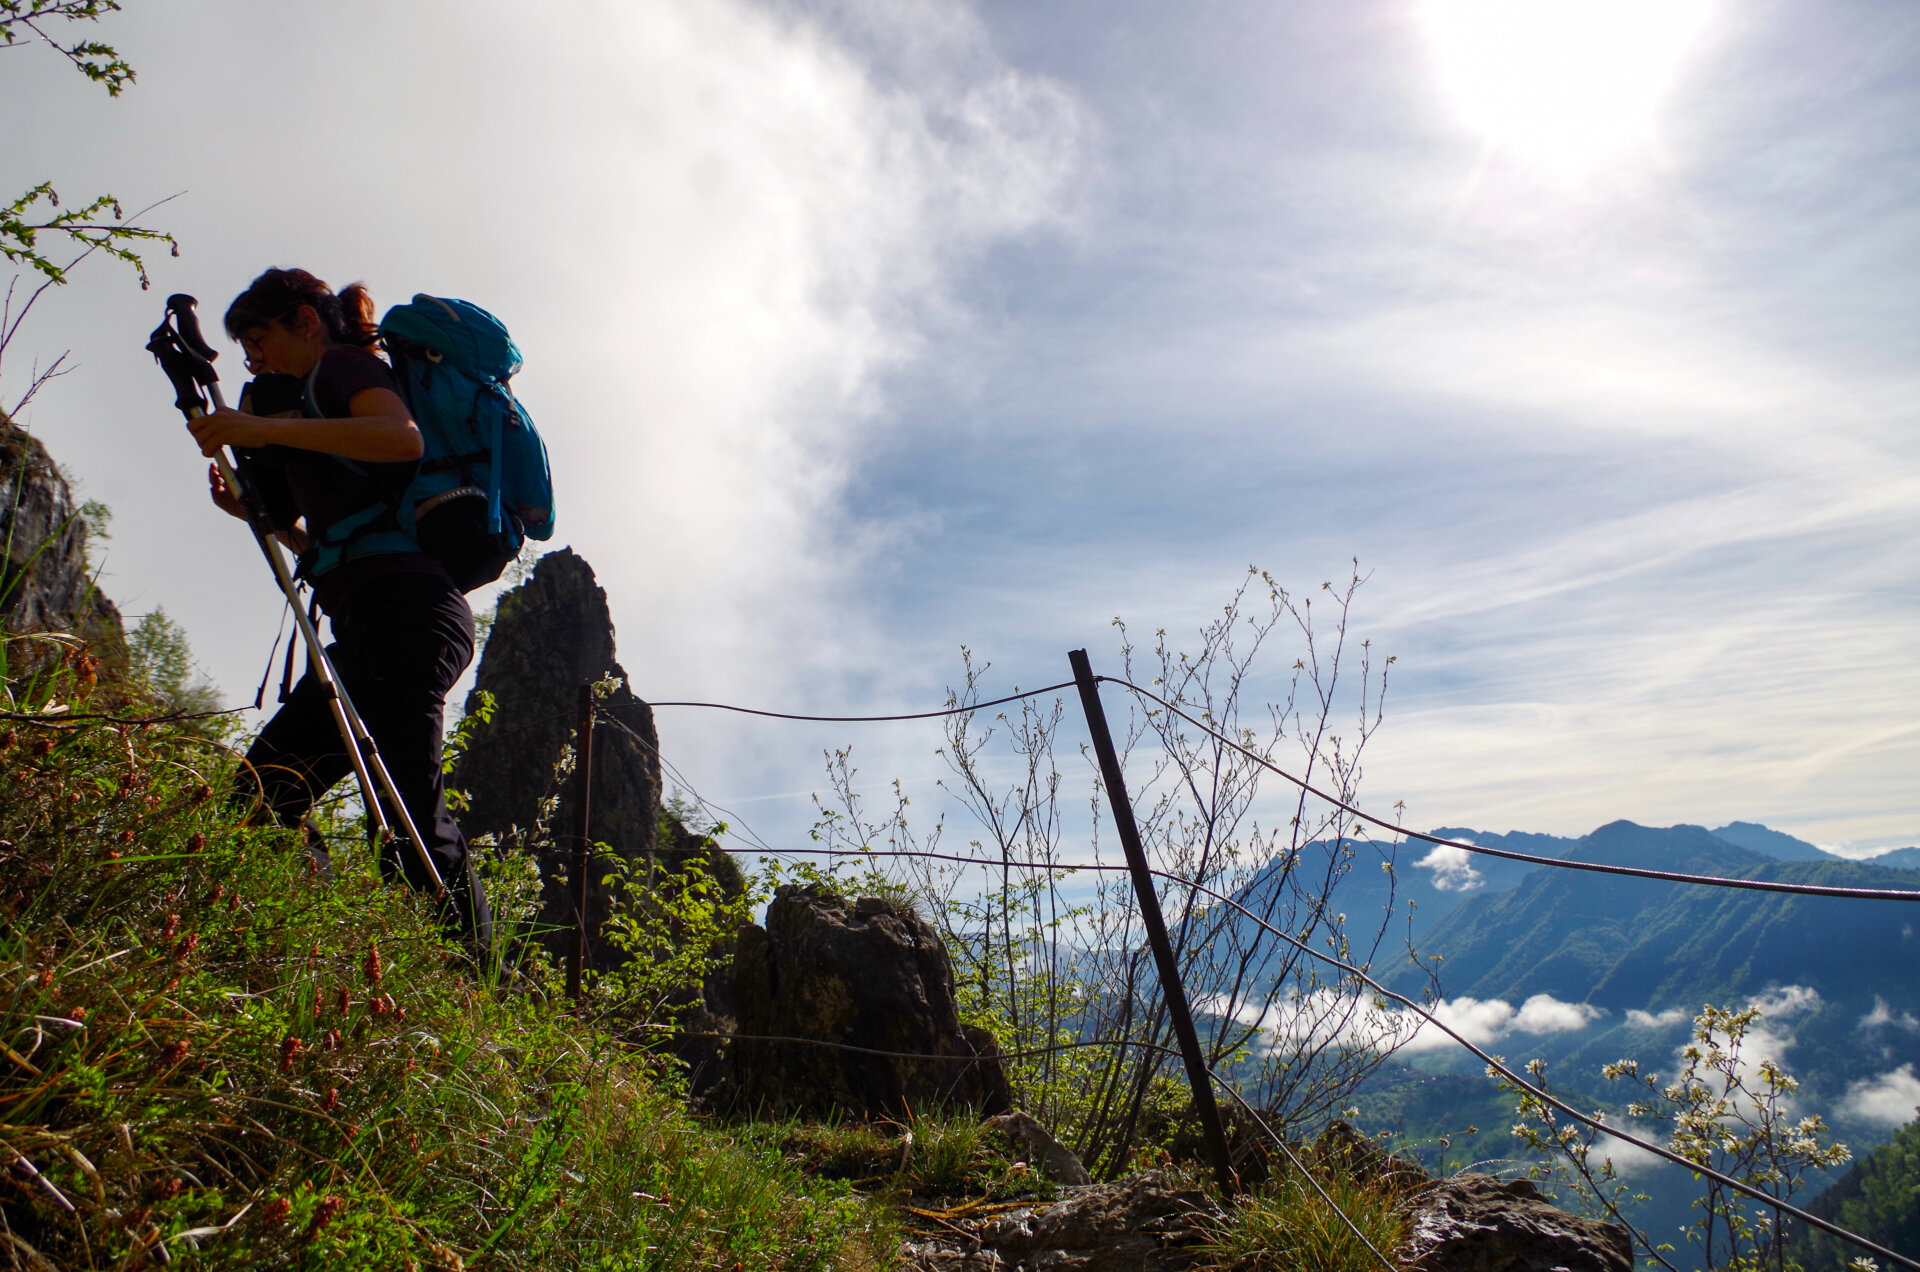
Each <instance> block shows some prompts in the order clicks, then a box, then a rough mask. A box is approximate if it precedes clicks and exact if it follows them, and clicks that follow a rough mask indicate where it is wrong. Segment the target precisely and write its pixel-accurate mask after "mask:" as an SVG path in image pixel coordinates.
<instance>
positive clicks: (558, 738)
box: [453, 548, 741, 968]
mask: <svg viewBox="0 0 1920 1272" xmlns="http://www.w3.org/2000/svg"><path fill="white" fill-rule="evenodd" d="M608 677H613V678H616V679H618V680H619V681H620V686H619V688H617V689H615V690H614V691H613V693H612V694H611V695H610V696H608V697H606V698H603V699H602V700H601V702H600V711H599V724H598V725H597V726H596V727H595V730H594V744H593V751H594V763H593V791H592V799H591V808H590V812H591V821H590V823H589V825H590V827H591V833H592V837H593V839H594V841H595V842H597V843H604V844H606V845H607V846H608V847H609V848H610V849H611V850H612V852H613V854H614V855H615V856H617V857H619V858H620V859H621V860H623V861H625V862H628V863H630V864H633V865H635V866H636V867H639V868H640V869H641V872H642V873H644V867H645V865H646V863H647V862H648V861H649V859H659V860H660V861H661V863H662V864H665V865H668V866H669V867H671V866H672V865H673V864H674V862H673V859H674V858H676V857H681V856H686V855H690V854H697V855H700V856H701V857H702V858H703V860H704V864H705V865H706V866H707V869H708V872H709V873H710V874H713V875H715V876H717V877H719V878H721V879H722V881H723V883H724V884H725V885H726V886H727V887H728V888H729V890H730V891H734V892H737V891H738V889H739V888H740V887H741V880H740V874H739V870H738V868H737V867H735V866H734V864H733V862H732V860H731V859H730V858H729V857H727V856H726V854H724V853H721V852H718V851H715V850H712V849H711V847H710V845H707V844H706V841H704V840H701V839H699V838H698V837H697V836H688V835H683V834H679V833H676V834H674V835H673V837H672V840H671V842H668V843H664V844H663V843H661V842H660V821H661V816H660V813H661V809H660V740H659V736H658V734H656V733H655V732H654V726H653V711H652V709H651V708H649V707H648V706H647V704H646V703H644V702H642V701H641V700H640V699H639V698H637V697H635V696H634V693H633V690H632V689H631V688H630V687H629V686H628V684H627V683H626V681H627V676H626V672H625V671H624V670H623V669H622V668H621V666H620V664H619V662H618V661H617V660H616V659H615V657H614V643H613V618H612V616H611V614H610V613H609V612H608V609H607V594H606V592H605V590H604V589H602V588H601V587H600V586H599V584H598V583H596V582H595V581H594V577H593V569H592V567H591V566H589V565H588V564H587V563H586V561H585V560H583V559H582V558H580V557H579V556H577V555H575V554H574V552H573V551H572V550H571V549H568V548H563V549H561V550H560V551H558V552H551V553H548V554H547V555H546V556H544V557H542V558H541V559H540V562H539V564H538V565H536V566H535V567H534V570H533V573H532V575H531V576H530V577H529V578H528V579H527V581H526V582H525V583H523V584H521V585H520V586H519V587H518V588H515V589H514V590H513V591H511V592H509V593H507V594H506V595H505V596H503V597H501V598H500V602H499V605H498V606H497V608H496V610H495V617H494V620H493V627H492V631H491V632H490V633H489V635H488V638H487V644H486V649H485V652H484V653H483V654H482V656H481V659H480V668H479V671H478V672H477V673H476V675H475V680H474V692H473V693H472V694H470V695H468V698H467V709H468V710H469V711H471V710H473V709H474V707H475V705H476V704H477V699H478V695H479V694H480V693H482V692H486V693H490V694H492V695H493V699H494V716H493V720H492V722H491V723H490V724H487V725H483V726H481V727H480V728H479V729H478V730H477V731H476V732H475V733H474V735H473V739H472V744H471V745H470V746H469V747H468V749H467V751H466V753H465V754H464V755H462V756H461V757H460V761H459V763H458V764H457V765H456V767H455V769H454V773H453V785H454V787H455V788H457V789H459V790H461V791H464V792H466V794H467V797H468V799H469V800H470V801H471V805H470V807H469V809H468V810H467V811H465V812H463V813H461V814H460V825H461V828H462V829H464V830H465V831H466V832H467V834H468V836H470V837H472V836H478V835H487V834H491V835H495V836H498V837H499V838H500V839H501V841H502V842H514V843H518V844H519V845H521V846H523V847H524V848H526V849H527V850H529V851H532V852H534V853H535V854H536V855H537V856H538V858H539V860H540V871H541V877H542V878H543V879H544V880H546V889H545V895H544V898H543V908H542V912H541V915H540V918H541V921H542V923H543V924H545V925H550V926H552V927H554V928H558V929H563V930H564V931H563V932H561V933H560V934H558V935H556V938H555V945H556V947H560V946H563V945H566V944H567V943H569V942H570V941H571V929H572V926H573V900H572V897H571V895H570V892H569V891H568V889H567V888H565V887H564V886H563V885H562V884H561V882H560V879H559V876H561V875H562V874H564V873H565V871H566V870H567V869H569V868H570V865H571V862H572V858H573V847H574V843H573V838H572V834H573V827H574V825H575V822H576V818H577V812H576V804H575V801H576V794H575V791H576V788H575V784H574V783H573V782H572V781H571V780H570V779H569V780H567V781H565V782H562V781H560V780H559V778H558V777H557V775H556V771H555V770H556V768H557V766H558V764H559V760H560V755H561V750H562V748H563V747H567V746H570V745H571V744H572V743H573V738H574V730H575V726H576V723H577V720H578V701H579V693H580V686H581V685H583V684H588V683H592V682H595V681H599V680H604V679H606V678H608ZM556 797H557V799H558V804H557V807H555V808H553V810H552V812H551V814H550V815H549V816H548V817H547V819H546V824H547V832H548V833H547V834H546V835H544V836H542V835H536V834H535V833H534V828H535V826H536V824H537V823H539V822H540V820H541V808H542V804H543V803H544V802H545V801H547V800H550V799H554V798H556ZM608 869H609V868H608V867H607V866H605V865H602V866H600V867H598V868H596V869H594V870H593V871H592V875H591V887H590V893H589V898H590V899H589V903H588V910H587V920H588V941H587V958H588V962H589V964H590V965H591V966H595V967H603V968H604V967H607V966H610V965H611V964H612V963H613V962H615V961H616V955H617V951H614V950H612V949H610V948H609V947H608V946H607V945H606V943H605V942H604V941H603V940H601V939H600V936H599V933H600V929H601V927H602V925H603V924H604V923H605V921H606V917H607V911H608V889H607V887H606V876H607V874H608Z"/></svg>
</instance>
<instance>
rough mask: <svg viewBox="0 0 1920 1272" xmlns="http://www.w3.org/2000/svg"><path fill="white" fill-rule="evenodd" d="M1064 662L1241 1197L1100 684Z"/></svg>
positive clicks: (1210, 1151)
mask: <svg viewBox="0 0 1920 1272" xmlns="http://www.w3.org/2000/svg"><path fill="white" fill-rule="evenodd" d="M1067 661H1068V662H1070V663H1071V664H1072V665H1073V680H1074V684H1075V685H1076V686H1077V687H1078V688H1079V690H1080V707H1081V709H1082V710H1083V711H1085V712H1086V715H1087V732H1088V733H1089V734H1091V735H1092V739H1093V752H1094V754H1095V756H1097V757H1098V758H1099V760H1100V778H1101V781H1102V782H1103V783H1105V785H1106V788H1107V801H1108V803H1110V804H1111V805H1112V806H1113V828H1114V831H1115V833H1117V834H1118V835H1119V836H1120V846H1121V847H1122V848H1123V849H1125V850H1126V854H1127V869H1128V871H1129V873H1131V874H1132V876H1133V891H1134V895H1135V896H1136V897H1137V898H1138V899H1139V902H1140V920H1141V923H1142V925H1143V926H1145V928H1146V929H1147V944H1148V945H1150V946H1151V947H1152V948H1153V961H1154V963H1155V965H1156V966H1157V967H1158V968H1159V969H1160V995H1161V997H1162V998H1163V999H1164V1000H1165V1001H1166V1004H1167V1016H1168V1017H1169V1018H1170V1019H1171V1021H1172V1023H1173V1032H1174V1035H1175V1036H1176V1037H1178V1038H1179V1040H1180V1055H1181V1058H1182V1059H1184V1060H1185V1061H1186V1064H1187V1081H1188V1082H1190V1083H1191V1084H1192V1086H1193V1110H1194V1112H1195V1113H1196V1114H1198V1115H1199V1118H1200V1130H1201V1133H1202V1135H1204V1136H1205V1138H1206V1143H1207V1155H1208V1156H1209V1157H1211V1158H1212V1159H1213V1173H1214V1178H1215V1179H1216V1180H1218V1181H1219V1184H1220V1189H1221V1191H1222V1192H1224V1193H1226V1194H1227V1195H1228V1196H1232V1195H1233V1194H1235V1193H1237V1192H1239V1191H1240V1189H1239V1179H1238V1178H1237V1177H1236V1176H1235V1174H1234V1170H1233V1157H1232V1154H1231V1153H1230V1152H1229V1151H1228V1149H1227V1134H1226V1131H1225V1129H1224V1128H1223V1127H1222V1126H1221V1124H1220V1106H1219V1105H1218V1104H1216V1103H1215V1102H1214V1098H1213V1078H1212V1075H1211V1074H1209V1073H1208V1071H1207V1060H1206V1057H1205V1056H1204V1055H1203V1054H1201V1051H1200V1035H1199V1033H1198V1032H1197V1031H1196V1030H1195V1029H1194V1027H1193V1013H1192V1012H1191V1011H1190V1010H1189V1009H1188V1006H1187V991H1186V987H1185V986H1184V985H1182V984H1181V981H1180V964H1179V961H1178V960H1177V959H1175V958H1174V956H1173V942H1172V941H1170V940H1168V939H1167V921H1166V919H1165V918H1163V917H1162V916H1161V914H1160V895H1159V893H1158V892H1156V891H1155V890H1154V886H1153V875H1152V873H1151V872H1150V867H1149V866H1148V865H1147V854H1146V850H1145V849H1143V848H1142V847H1141V846H1140V827H1139V825H1138V824H1137V823H1135V821H1134V820H1133V804H1132V802H1131V801H1130V800H1129V799H1128V798H1127V780H1126V777H1125V775H1124V774H1122V773H1121V771H1120V755H1119V753H1118V752H1117V751H1115V750H1114V746H1113V734H1112V733H1110V732H1109V731H1108V729H1107V713H1106V709H1105V708H1103V707H1102V706H1101V705H1100V682H1099V680H1098V679H1097V678H1096V677H1095V676H1094V674H1093V664H1092V663H1091V662H1089V661H1088V660H1087V651H1086V650H1084V649H1075V650H1071V651H1069V652H1068V654H1067Z"/></svg>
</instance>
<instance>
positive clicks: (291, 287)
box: [226, 269, 380, 349]
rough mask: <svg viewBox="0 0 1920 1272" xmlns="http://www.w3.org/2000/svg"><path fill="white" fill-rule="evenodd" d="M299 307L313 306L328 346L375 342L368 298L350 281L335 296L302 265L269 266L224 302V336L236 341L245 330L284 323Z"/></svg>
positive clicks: (376, 335)
mask: <svg viewBox="0 0 1920 1272" xmlns="http://www.w3.org/2000/svg"><path fill="white" fill-rule="evenodd" d="M302 305H311V306H313V312H315V313H316V314H319V315H320V323H321V325H322V326H323V327H325V328H326V331H327V340H328V342H329V343H332V344H345V345H358V346H360V347H361V348H363V349H368V348H372V347H373V346H374V345H375V344H377V343H378V342H379V340H380V332H379V328H378V325H377V324H376V323H375V322H374V319H373V297H372V295H370V294H369V293H368V291H367V289H366V287H365V286H364V285H363V284H360V283H354V284H352V285H351V286H349V287H347V288H346V289H345V290H344V291H342V292H341V293H340V294H339V295H337V296H336V295H335V294H334V293H333V289H332V288H330V287H328V286H327V285H326V284H325V283H323V282H321V281H320V280H319V279H317V278H315V277H314V276H313V275H312V274H309V273H308V272H307V271H306V270H304V269H270V270H268V271H267V272H266V273H264V274H262V275H260V277H258V278H256V279H254V280H253V282H252V283H250V284H249V285H248V287H247V290H245V291H243V292H241V293H240V294H239V295H238V296H236V297H235V298H234V301H233V303H232V304H231V305H229V306H227V317H226V327H227V334H228V335H229V336H232V337H233V338H234V339H236V340H237V339H239V338H240V336H241V335H242V334H244V333H245V332H249V331H253V330H256V329H258V328H260V327H264V326H266V325H267V324H268V323H271V322H281V323H285V321H286V320H287V319H288V318H289V317H291V316H292V314H293V311H294V310H296V309H298V308H300V306H302Z"/></svg>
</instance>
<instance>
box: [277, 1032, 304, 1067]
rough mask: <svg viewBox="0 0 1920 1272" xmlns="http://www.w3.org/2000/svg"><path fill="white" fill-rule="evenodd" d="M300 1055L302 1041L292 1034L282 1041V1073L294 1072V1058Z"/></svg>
mask: <svg viewBox="0 0 1920 1272" xmlns="http://www.w3.org/2000/svg"><path fill="white" fill-rule="evenodd" d="M299 1054H300V1040H299V1039H298V1038H296V1037H294V1036H293V1035H292V1034H288V1035H287V1036H286V1037H284V1038H282V1039H281V1040H280V1072H282V1073H292V1072H293V1058H294V1057H295V1056H297V1055H299Z"/></svg>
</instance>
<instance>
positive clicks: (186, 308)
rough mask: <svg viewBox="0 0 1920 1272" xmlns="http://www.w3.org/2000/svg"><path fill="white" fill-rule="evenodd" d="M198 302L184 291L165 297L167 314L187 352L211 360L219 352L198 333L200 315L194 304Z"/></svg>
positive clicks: (217, 355)
mask: <svg viewBox="0 0 1920 1272" xmlns="http://www.w3.org/2000/svg"><path fill="white" fill-rule="evenodd" d="M199 303H200V302H199V301H197V300H195V299H194V298H193V297H192V296H189V295H187V294H186V293H185V292H175V293H174V294H173V295H171V296H169V297H167V315H168V317H170V318H172V319H173V322H174V326H175V327H176V328H177V329H178V330H179V332H180V339H181V341H182V342H183V343H184V344H185V345H186V346H187V352H189V353H192V354H194V355H196V356H198V357H201V358H205V359H206V360H207V361H208V362H212V361H213V360H214V359H215V358H217V357H219V356H220V354H219V353H218V352H217V351H216V350H215V349H214V347H213V346H212V345H210V344H208V343H207V340H206V337H205V336H202V335H201V334H200V315H199V314H198V313H197V312H195V306H197V305H198V304H199Z"/></svg>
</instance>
